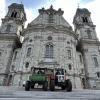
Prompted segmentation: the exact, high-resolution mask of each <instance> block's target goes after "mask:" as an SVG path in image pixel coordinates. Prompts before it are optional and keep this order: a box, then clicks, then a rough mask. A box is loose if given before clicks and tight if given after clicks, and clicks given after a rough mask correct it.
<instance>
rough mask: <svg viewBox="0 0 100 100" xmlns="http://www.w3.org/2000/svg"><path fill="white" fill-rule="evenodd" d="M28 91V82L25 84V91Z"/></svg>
mask: <svg viewBox="0 0 100 100" xmlns="http://www.w3.org/2000/svg"><path fill="white" fill-rule="evenodd" d="M29 90H30V82H29V81H27V82H26V84H25V91H29Z"/></svg>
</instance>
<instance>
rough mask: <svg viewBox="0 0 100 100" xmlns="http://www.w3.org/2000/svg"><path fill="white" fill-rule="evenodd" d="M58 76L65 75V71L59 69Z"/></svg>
mask: <svg viewBox="0 0 100 100" xmlns="http://www.w3.org/2000/svg"><path fill="white" fill-rule="evenodd" d="M56 75H64V70H63V69H57V70H56Z"/></svg>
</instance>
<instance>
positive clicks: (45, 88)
mask: <svg viewBox="0 0 100 100" xmlns="http://www.w3.org/2000/svg"><path fill="white" fill-rule="evenodd" d="M43 90H44V91H47V90H48V82H45V83H44V84H43Z"/></svg>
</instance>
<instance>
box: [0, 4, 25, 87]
mask: <svg viewBox="0 0 100 100" xmlns="http://www.w3.org/2000/svg"><path fill="white" fill-rule="evenodd" d="M25 21H26V15H25V11H24V6H23V5H22V4H16V3H13V4H11V5H10V6H9V7H8V12H7V15H6V16H5V18H4V19H2V24H1V28H0V73H1V74H0V82H1V83H0V84H2V85H9V83H10V82H9V81H10V80H11V78H12V76H11V75H9V72H10V70H9V69H10V66H11V61H12V57H13V54H14V51H15V49H16V48H19V47H21V43H20V36H21V32H22V30H23V29H24V24H25Z"/></svg>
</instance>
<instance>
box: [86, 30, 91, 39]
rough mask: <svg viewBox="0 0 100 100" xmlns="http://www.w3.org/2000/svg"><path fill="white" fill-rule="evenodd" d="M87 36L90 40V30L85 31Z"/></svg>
mask: <svg viewBox="0 0 100 100" xmlns="http://www.w3.org/2000/svg"><path fill="white" fill-rule="evenodd" d="M87 35H88V38H89V39H92V35H91V30H87Z"/></svg>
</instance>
